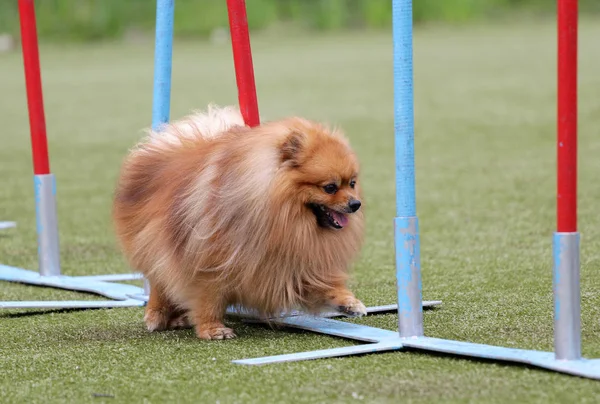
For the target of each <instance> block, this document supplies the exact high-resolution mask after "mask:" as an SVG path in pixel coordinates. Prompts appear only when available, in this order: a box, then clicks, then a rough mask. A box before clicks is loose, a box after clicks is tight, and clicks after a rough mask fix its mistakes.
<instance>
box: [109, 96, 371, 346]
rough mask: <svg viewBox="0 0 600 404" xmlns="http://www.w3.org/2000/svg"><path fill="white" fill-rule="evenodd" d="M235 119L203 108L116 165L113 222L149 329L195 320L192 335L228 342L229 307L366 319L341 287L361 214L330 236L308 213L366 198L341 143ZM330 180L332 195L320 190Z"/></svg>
mask: <svg viewBox="0 0 600 404" xmlns="http://www.w3.org/2000/svg"><path fill="white" fill-rule="evenodd" d="M241 119H242V118H241V115H240V114H239V112H238V111H237V109H234V108H214V107H211V108H209V110H208V112H207V113H195V114H193V115H190V116H188V117H186V118H185V119H182V120H180V121H176V122H172V123H170V124H169V125H167V126H165V128H164V129H162V130H161V131H160V133H153V132H151V133H150V134H149V136H148V137H147V138H146V139H144V140H143V141H142V142H140V143H139V144H138V145H137V147H136V148H135V149H134V150H132V151H131V153H130V154H129V155H128V156H127V158H126V160H125V161H124V163H123V166H122V170H121V174H120V177H119V180H118V185H117V190H116V194H115V199H114V206H113V220H114V225H115V229H116V234H117V237H118V239H119V241H120V243H121V246H122V249H123V251H124V254H125V256H126V257H127V259H128V260H129V263H130V265H131V266H132V267H133V268H134V269H136V270H138V271H140V272H142V273H143V274H144V275H145V276H146V278H147V279H148V280H149V282H150V285H151V292H150V301H149V303H148V306H147V307H146V314H145V321H146V325H147V327H148V329H150V330H162V329H170V328H177V327H185V326H188V325H195V328H196V333H197V335H198V337H199V338H203V339H223V338H231V337H233V336H234V333H233V331H232V330H231V329H229V328H227V327H225V326H224V325H223V317H224V313H225V309H226V307H227V306H228V305H240V306H243V307H246V308H249V309H255V310H257V311H258V312H259V313H260V314H261V315H264V316H271V315H277V314H280V313H281V312H285V311H288V310H292V309H304V310H308V311H310V312H318V311H320V310H322V309H324V308H328V307H333V308H335V309H338V310H342V311H344V312H346V313H347V314H348V315H363V314H366V311H365V307H364V305H363V304H362V303H361V302H360V301H359V300H358V299H356V298H355V297H354V295H353V294H352V292H350V291H349V290H348V289H347V287H346V281H347V277H348V269H349V266H350V265H351V262H352V261H353V259H355V257H356V255H357V253H358V252H359V250H360V248H361V245H362V239H363V231H364V216H363V210H362V209H359V210H358V211H356V212H355V213H348V214H346V217H347V219H348V223H347V224H346V225H345V226H344V228H342V229H339V230H337V229H334V228H331V227H323V226H320V225H319V224H318V223H317V219H316V214H315V213H313V211H312V210H311V208H310V207H309V204H311V203H312V204H319V205H323V206H326V207H328V208H330V209H333V210H335V211H336V212H348V210H344V209H347V206H348V203H349V201H350V200H354V199H355V200H361V199H362V198H361V189H360V182H359V181H358V174H359V164H358V160H357V157H356V155H355V154H354V152H353V151H352V149H351V147H350V145H349V143H348V141H347V140H346V139H345V137H344V136H343V134H342V133H341V132H340V131H338V130H329V129H328V128H326V127H325V126H323V125H321V124H318V123H315V122H312V121H308V120H306V119H303V118H298V117H292V118H286V119H283V120H279V121H273V122H266V123H263V124H262V125H261V126H259V127H256V128H248V127H245V126H243V122H242V120H241ZM354 181H356V185H354V183H353V182H354ZM330 183H335V184H336V185H337V186H338V189H337V192H335V194H329V193H327V192H325V191H324V188H323V187H324V186H325V185H327V184H330Z"/></svg>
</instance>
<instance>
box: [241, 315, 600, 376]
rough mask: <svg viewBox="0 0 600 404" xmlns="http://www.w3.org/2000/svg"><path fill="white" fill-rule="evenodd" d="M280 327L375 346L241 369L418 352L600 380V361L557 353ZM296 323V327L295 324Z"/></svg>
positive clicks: (328, 325)
mask: <svg viewBox="0 0 600 404" xmlns="http://www.w3.org/2000/svg"><path fill="white" fill-rule="evenodd" d="M275 323H276V324H281V325H288V326H292V327H294V326H301V327H298V328H303V329H309V328H308V327H307V326H309V325H310V326H312V328H313V329H314V330H316V331H318V332H321V333H324V334H329V335H333V336H338V337H340V336H343V337H346V338H349V339H354V340H358V341H364V340H365V339H364V338H363V336H364V335H369V336H372V337H375V338H373V340H372V341H371V343H369V344H362V345H353V346H348V347H342V348H332V349H323V350H318V351H311V352H301V353H293V354H286V355H276V356H266V357H262V358H255V359H241V360H235V361H233V363H236V364H240V365H254V366H256V365H267V364H272V363H283V362H297V361H302V360H312V359H325V358H333V357H339V356H350V355H362V354H371V353H377V352H386V351H400V350H417V351H428V352H434V353H443V354H451V355H457V356H464V357H467V358H475V359H484V360H495V361H499V362H506V363H515V364H524V365H529V366H535V367H538V368H543V369H547V370H552V371H555V372H560V373H565V374H568V375H572V376H580V377H585V378H589V379H596V380H600V359H578V360H570V361H567V360H558V359H556V357H555V354H554V352H543V351H534V350H527V349H514V348H505V347H500V346H494V345H484V344H475V343H471V342H461V341H452V340H445V339H439V338H430V337H414V338H400V337H399V336H398V333H397V332H395V331H389V330H382V329H379V328H373V327H367V326H362V325H359V326H357V325H356V324H352V323H346V322H343V321H336V320H327V319H318V318H317V319H315V318H308V317H307V318H302V317H295V318H293V319H286V320H282V321H275ZM294 323H296V324H294Z"/></svg>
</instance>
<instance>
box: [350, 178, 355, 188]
mask: <svg viewBox="0 0 600 404" xmlns="http://www.w3.org/2000/svg"><path fill="white" fill-rule="evenodd" d="M355 186H356V181H354V180H351V181H350V188H354V187H355Z"/></svg>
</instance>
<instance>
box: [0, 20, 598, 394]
mask: <svg viewBox="0 0 600 404" xmlns="http://www.w3.org/2000/svg"><path fill="white" fill-rule="evenodd" d="M599 36H600V22H598V21H595V22H594V21H584V22H582V28H581V33H580V38H581V39H580V59H579V60H580V98H579V102H580V104H579V105H580V114H579V117H580V121H579V122H580V125H579V128H580V164H579V169H580V175H579V178H580V192H579V196H580V204H579V207H580V211H579V213H580V230H581V232H582V258H581V264H582V269H581V275H582V310H583V318H582V327H583V353H584V355H585V356H588V357H600V324H599V322H598V319H599V317H600V308H599V307H600V276H599V275H598V269H599V267H600V215H598V214H597V201H598V200H599V198H600V182H599V181H598V175H599V174H598V173H600V159H599V158H598V155H599V153H600V137H599V136H598V129H597V128H598V127H599V126H600V97H599V96H598V95H599V94H600V76H599V75H598V70H599V69H600V54H599V53H598V52H597V43H596V42H597V41H596V39H597V38H598V37H599ZM555 38H556V34H555V30H554V25H552V24H528V25H525V24H523V25H515V26H507V27H472V28H468V29H467V28H462V29H458V28H457V29H449V28H429V29H426V30H425V29H423V30H418V31H417V32H416V33H415V103H416V105H415V107H416V111H415V114H416V165H417V201H418V213H419V217H420V220H421V230H422V249H421V254H422V268H423V283H424V291H423V297H424V299H426V300H433V299H441V300H443V302H444V303H443V305H442V306H441V307H440V308H439V309H436V310H433V311H426V312H425V332H426V334H427V335H429V336H435V337H441V338H452V339H459V340H468V341H474V342H480V343H489V344H500V345H505V346H510V347H522V348H531V349H542V350H551V349H552V294H551V287H552V286H551V285H552V278H551V264H552V262H551V235H552V232H553V231H554V223H555V211H554V209H555V199H554V192H555V145H554V142H555V110H556V106H555V105H556V104H555V87H556V80H555V74H556V69H555V65H556V63H555ZM253 46H254V59H255V64H256V76H257V86H258V91H259V102H260V107H261V112H262V116H263V119H269V118H270V117H281V116H283V115H287V114H301V115H305V116H307V117H310V118H315V119H324V120H328V121H331V122H334V123H336V124H340V125H341V126H342V127H343V128H345V130H346V132H347V133H348V135H349V137H350V138H351V141H352V142H353V145H354V147H355V149H356V150H357V152H358V153H359V156H360V158H361V161H362V165H363V169H364V171H363V184H364V187H365V189H366V195H367V202H368V206H367V211H366V212H367V215H368V216H367V218H368V234H367V243H366V246H365V248H364V251H363V254H362V256H361V258H360V260H359V261H358V262H357V263H356V266H355V271H354V277H353V280H352V288H353V289H354V290H355V291H356V294H357V295H358V297H359V298H361V299H362V300H363V301H364V302H365V303H366V304H367V305H376V304H388V303H395V301H396V298H395V285H394V266H393V240H392V219H393V216H394V178H393V169H394V163H393V137H392V134H393V104H392V97H393V89H392V55H391V38H390V36H389V35H386V34H373V33H372V34H354V35H344V36H329V37H304V38H299V37H296V38H289V39H282V38H276V37H273V36H271V37H259V36H257V37H256V38H255V39H254V42H253ZM41 58H42V64H43V80H44V91H45V94H44V95H45V103H46V104H45V105H46V113H47V124H48V134H49V147H50V151H51V157H52V160H51V168H52V170H53V171H54V173H55V174H56V176H57V184H58V198H59V199H58V215H59V226H60V242H61V248H62V269H63V271H64V273H66V274H75V275H82V274H101V273H116V272H128V268H127V267H126V265H125V262H124V260H123V258H122V257H121V255H120V254H119V251H118V249H117V247H116V243H115V239H114V237H113V234H112V230H111V225H110V221H109V213H110V204H111V197H112V191H113V186H114V184H115V179H116V175H117V172H118V169H119V163H120V161H121V159H122V158H123V156H124V155H125V153H126V151H127V149H128V147H130V146H132V145H133V143H134V142H135V141H136V139H138V137H139V136H140V135H141V130H142V129H143V128H144V127H146V126H147V125H148V124H149V122H150V119H151V117H150V112H151V94H152V74H153V67H152V59H153V44H152V43H151V42H150V41H148V42H140V43H136V44H131V43H130V44H106V45H95V46H90V47H86V48H84V47H65V48H56V47H47V46H44V45H42V46H41ZM0 72H2V74H1V75H0V94H1V96H0V122H2V135H1V136H0V167H1V168H2V169H1V178H2V180H1V182H0V183H1V187H0V220H16V221H17V222H18V224H19V226H18V228H17V229H12V230H6V231H3V234H2V235H1V236H0V262H2V263H6V264H9V265H15V266H21V267H24V268H30V269H35V268H36V266H37V258H36V244H35V214H34V204H33V184H32V178H31V174H32V169H31V156H30V144H29V135H28V130H29V129H28V122H27V115H26V101H25V97H24V94H25V93H24V82H23V72H22V65H21V56H20V54H19V53H18V52H15V53H14V54H8V55H2V56H1V57H0ZM172 96H173V99H172V110H171V112H172V114H171V116H172V117H173V118H177V117H180V116H182V115H183V114H186V113H187V112H189V111H190V110H192V109H195V108H202V107H204V106H205V105H206V104H207V103H209V102H211V101H214V102H217V103H221V104H226V103H235V102H236V92H235V81H234V75H233V68H232V63H231V54H230V49H229V47H228V46H219V45H209V44H202V43H192V42H188V43H184V42H181V43H177V44H176V45H175V47H174V66H173V93H172ZM33 298H39V299H70V298H78V299H96V297H93V296H89V295H84V294H76V293H70V292H64V291H58V290H51V289H42V288H34V287H27V286H22V285H14V284H7V283H0V300H10V299H15V300H16V299H21V300H24V299H33ZM142 314H143V310H142V309H141V308H136V309H114V310H95V311H65V312H60V311H26V310H20V311H4V312H0V341H1V342H0V402H2V403H24V402H27V403H55V402H56V403H59V402H65V403H66V402H68V403H87V402H95V403H96V402H98V403H100V402H106V403H112V402H115V403H117V402H118V403H143V402H144V403H162V402H164V403H188V402H189V403H199V402H201V403H216V402H220V403H267V402H269V403H270V402H297V403H321V402H354V401H361V400H362V401H364V402H374V403H385V402H390V403H391V402H403V403H409V402H430V403H440V402H477V403H481V402H486V403H487V402H492V403H501V402H518V403H529V402H540V403H542V402H543V403H553V402H556V403H566V402H569V403H575V402H577V403H581V402H596V400H597V395H598V394H600V384H599V383H598V382H594V381H588V380H583V379H577V378H573V377H568V376H561V375H557V374H554V373H549V372H544V371H541V370H536V369H529V368H524V367H519V366H508V365H498V364H490V363H480V362H476V361H470V360H463V359H456V358H449V357H438V356H432V355H428V354H422V353H413V352H395V353H383V354H377V355H368V356H361V357H348V358H344V359H331V360H322V361H312V362H301V363H292V364H281V365H274V366H268V367H257V368H248V367H242V366H238V365H232V364H231V363H230V361H231V360H232V359H239V358H245V357H256V356H262V355H274V354H280V353H291V352H297V351H305V350H312V349H322V348H328V347H336V346H344V345H348V344H351V342H348V341H344V340H340V339H337V338H330V337H326V336H321V335H314V334H310V333H304V332H298V331H287V330H279V331H275V330H270V329H267V328H264V327H260V326H247V325H244V324H236V323H234V324H233V326H234V328H236V331H237V333H238V335H239V338H238V339H236V340H232V341H227V342H210V343H207V342H202V341H199V340H197V339H196V337H195V336H194V334H193V331H192V330H185V331H174V332H164V333H156V334H149V333H148V332H147V331H146V330H145V328H144V324H143V322H142ZM396 319H397V316H395V315H383V316H373V317H367V318H362V319H357V320H352V321H356V322H359V323H362V324H368V325H373V326H377V327H382V328H386V329H391V330H395V329H396ZM95 393H102V394H108V395H111V396H112V397H110V398H101V397H100V398H98V397H94V394H95Z"/></svg>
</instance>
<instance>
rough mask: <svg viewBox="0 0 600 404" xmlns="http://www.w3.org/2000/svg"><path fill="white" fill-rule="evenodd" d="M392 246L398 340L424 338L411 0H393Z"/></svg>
mask: <svg viewBox="0 0 600 404" xmlns="http://www.w3.org/2000/svg"><path fill="white" fill-rule="evenodd" d="M392 18H393V28H392V32H393V50H394V149H395V175H396V218H395V219H394V243H395V255H396V282H397V291H398V330H399V333H400V337H420V336H423V304H422V296H421V263H420V251H419V250H420V240H419V220H418V218H417V212H416V203H415V151H414V108H413V106H414V102H413V36H412V35H413V23H412V19H413V15H412V0H393V2H392Z"/></svg>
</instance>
